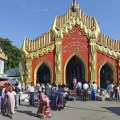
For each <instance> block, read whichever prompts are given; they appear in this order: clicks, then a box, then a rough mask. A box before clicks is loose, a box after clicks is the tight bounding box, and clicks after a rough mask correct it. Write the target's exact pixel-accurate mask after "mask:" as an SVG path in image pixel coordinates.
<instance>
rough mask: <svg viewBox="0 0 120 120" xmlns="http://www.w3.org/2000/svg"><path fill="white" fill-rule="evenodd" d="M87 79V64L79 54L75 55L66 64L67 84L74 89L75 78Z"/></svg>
mask: <svg viewBox="0 0 120 120" xmlns="http://www.w3.org/2000/svg"><path fill="white" fill-rule="evenodd" d="M74 78H75V79H77V81H81V82H84V81H85V65H84V63H83V62H82V61H81V59H80V58H79V57H78V56H76V55H75V56H73V57H72V58H71V59H70V60H69V62H68V64H67V66H66V84H67V85H68V87H69V88H70V89H73V79H74Z"/></svg>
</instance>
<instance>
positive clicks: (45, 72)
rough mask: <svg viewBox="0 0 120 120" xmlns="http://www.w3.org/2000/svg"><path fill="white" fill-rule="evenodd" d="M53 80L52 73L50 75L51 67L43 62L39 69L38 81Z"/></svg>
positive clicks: (46, 81) (48, 81) (47, 81)
mask: <svg viewBox="0 0 120 120" xmlns="http://www.w3.org/2000/svg"><path fill="white" fill-rule="evenodd" d="M50 81H51V75H50V69H49V67H48V66H47V65H46V64H45V63H43V64H42V65H41V66H40V67H39V68H38V71H37V83H44V84H47V83H50Z"/></svg>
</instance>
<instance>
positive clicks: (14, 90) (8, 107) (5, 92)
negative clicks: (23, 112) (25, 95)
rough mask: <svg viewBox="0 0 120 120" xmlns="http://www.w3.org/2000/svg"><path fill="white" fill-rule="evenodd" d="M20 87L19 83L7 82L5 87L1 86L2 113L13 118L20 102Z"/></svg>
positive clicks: (0, 103)
mask: <svg viewBox="0 0 120 120" xmlns="http://www.w3.org/2000/svg"><path fill="white" fill-rule="evenodd" d="M19 93H20V88H19V87H18V84H16V85H14V86H13V85H11V84H10V83H6V84H5V85H4V86H3V87H0V108H1V114H2V115H4V116H8V117H10V118H13V114H14V113H15V108H17V107H18V106H19V104H20V94H19Z"/></svg>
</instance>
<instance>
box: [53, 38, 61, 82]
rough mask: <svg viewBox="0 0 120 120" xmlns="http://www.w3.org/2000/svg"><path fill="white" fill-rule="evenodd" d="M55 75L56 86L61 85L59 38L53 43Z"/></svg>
mask: <svg viewBox="0 0 120 120" xmlns="http://www.w3.org/2000/svg"><path fill="white" fill-rule="evenodd" d="M55 73H56V84H60V83H61V79H62V76H61V74H62V73H61V41H60V38H56V41H55Z"/></svg>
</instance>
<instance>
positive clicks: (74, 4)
mask: <svg viewBox="0 0 120 120" xmlns="http://www.w3.org/2000/svg"><path fill="white" fill-rule="evenodd" d="M76 5H77V4H76V0H73V2H72V7H71V9H72V11H73V12H76V7H77V6H76Z"/></svg>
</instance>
